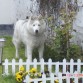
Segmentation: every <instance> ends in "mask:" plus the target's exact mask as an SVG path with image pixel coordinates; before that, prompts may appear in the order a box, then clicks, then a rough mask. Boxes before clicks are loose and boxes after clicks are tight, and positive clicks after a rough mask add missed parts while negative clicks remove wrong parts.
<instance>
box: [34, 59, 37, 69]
mask: <svg viewBox="0 0 83 83" xmlns="http://www.w3.org/2000/svg"><path fill="white" fill-rule="evenodd" d="M33 63H34V65H33V67H34V68H36V69H37V59H34V60H33Z"/></svg>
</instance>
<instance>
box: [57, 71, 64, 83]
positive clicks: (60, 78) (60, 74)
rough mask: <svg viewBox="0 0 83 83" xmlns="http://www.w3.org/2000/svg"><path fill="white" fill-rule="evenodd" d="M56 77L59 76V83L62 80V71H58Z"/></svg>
mask: <svg viewBox="0 0 83 83" xmlns="http://www.w3.org/2000/svg"><path fill="white" fill-rule="evenodd" d="M58 78H59V83H63V82H62V73H60V72H59V73H58Z"/></svg>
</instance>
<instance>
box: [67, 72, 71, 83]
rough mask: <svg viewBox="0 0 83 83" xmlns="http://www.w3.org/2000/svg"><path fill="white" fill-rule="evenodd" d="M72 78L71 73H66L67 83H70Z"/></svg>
mask: <svg viewBox="0 0 83 83" xmlns="http://www.w3.org/2000/svg"><path fill="white" fill-rule="evenodd" d="M70 76H71V75H70V73H69V72H67V73H66V82H67V83H70Z"/></svg>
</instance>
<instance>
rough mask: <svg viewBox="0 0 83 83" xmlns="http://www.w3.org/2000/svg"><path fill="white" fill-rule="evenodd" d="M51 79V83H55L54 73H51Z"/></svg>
mask: <svg viewBox="0 0 83 83" xmlns="http://www.w3.org/2000/svg"><path fill="white" fill-rule="evenodd" d="M50 78H51V83H54V80H55V79H54V74H53V73H51V77H50Z"/></svg>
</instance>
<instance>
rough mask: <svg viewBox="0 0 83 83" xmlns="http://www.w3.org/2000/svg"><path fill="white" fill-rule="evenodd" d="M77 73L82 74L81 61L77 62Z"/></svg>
mask: <svg viewBox="0 0 83 83" xmlns="http://www.w3.org/2000/svg"><path fill="white" fill-rule="evenodd" d="M77 71H78V72H79V73H80V71H81V60H80V59H78V60H77Z"/></svg>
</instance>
